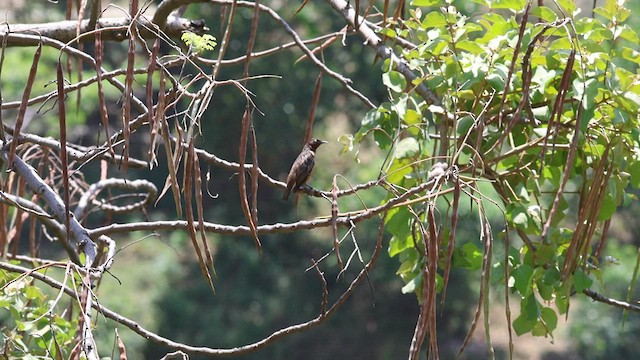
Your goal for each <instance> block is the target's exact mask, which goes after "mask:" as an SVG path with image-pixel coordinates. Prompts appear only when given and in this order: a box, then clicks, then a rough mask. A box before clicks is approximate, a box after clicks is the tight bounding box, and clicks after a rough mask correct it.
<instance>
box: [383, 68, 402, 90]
mask: <svg viewBox="0 0 640 360" xmlns="http://www.w3.org/2000/svg"><path fill="white" fill-rule="evenodd" d="M382 83H383V84H384V85H385V86H386V87H388V88H389V89H390V90H392V91H395V92H397V93H401V92H403V91H404V89H405V88H406V87H407V80H406V79H405V78H404V76H402V74H400V73H399V72H397V71H395V70H391V71H388V72H386V73H384V74H382Z"/></svg>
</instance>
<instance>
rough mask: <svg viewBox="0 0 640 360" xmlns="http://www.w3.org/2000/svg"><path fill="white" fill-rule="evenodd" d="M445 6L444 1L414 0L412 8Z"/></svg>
mask: <svg viewBox="0 0 640 360" xmlns="http://www.w3.org/2000/svg"><path fill="white" fill-rule="evenodd" d="M440 5H444V2H443V1H442V0H413V1H412V2H411V6H440Z"/></svg>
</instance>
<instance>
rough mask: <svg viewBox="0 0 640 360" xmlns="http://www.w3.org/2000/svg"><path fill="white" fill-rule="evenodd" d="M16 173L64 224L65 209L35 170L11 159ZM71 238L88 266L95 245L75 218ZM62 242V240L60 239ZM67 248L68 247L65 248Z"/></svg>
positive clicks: (3, 152) (4, 154)
mask: <svg viewBox="0 0 640 360" xmlns="http://www.w3.org/2000/svg"><path fill="white" fill-rule="evenodd" d="M5 147H6V146H4V144H3V146H2V150H0V158H1V159H2V160H3V161H4V162H5V163H8V162H9V152H8V150H5V149H4V148H5ZM11 170H13V171H15V172H17V173H18V174H19V175H20V176H21V177H22V178H23V179H24V180H25V182H26V183H27V185H28V186H29V188H30V189H31V191H33V192H34V193H36V194H38V196H40V197H41V198H42V199H44V201H45V202H46V203H47V205H48V206H49V208H50V209H51V213H52V215H53V216H54V217H55V219H56V220H57V221H58V222H59V223H61V224H64V223H65V219H66V213H65V207H64V203H63V201H62V199H61V198H60V196H59V195H58V194H57V193H56V192H55V191H53V189H52V188H51V187H50V186H49V185H48V184H47V183H46V182H45V181H44V180H43V179H42V178H41V177H40V176H39V175H38V173H37V172H36V170H35V169H34V168H33V167H31V166H30V165H29V164H27V163H25V162H24V161H23V160H22V159H21V158H20V157H19V156H17V155H16V156H14V157H13V168H12V169H11ZM69 231H70V233H71V238H72V239H73V240H74V241H75V245H76V246H77V247H78V249H81V250H82V251H83V252H84V254H85V256H86V264H87V266H90V265H91V264H92V263H93V260H94V259H95V257H96V244H95V243H94V242H93V240H91V238H90V237H89V233H88V232H87V230H86V229H85V228H84V227H83V226H82V225H80V223H79V222H78V220H76V218H75V217H73V216H72V217H71V219H70V229H69ZM61 240H64V239H61ZM65 247H66V248H68V246H65ZM69 255H70V256H71V258H72V259H74V258H77V257H75V256H73V255H74V254H69Z"/></svg>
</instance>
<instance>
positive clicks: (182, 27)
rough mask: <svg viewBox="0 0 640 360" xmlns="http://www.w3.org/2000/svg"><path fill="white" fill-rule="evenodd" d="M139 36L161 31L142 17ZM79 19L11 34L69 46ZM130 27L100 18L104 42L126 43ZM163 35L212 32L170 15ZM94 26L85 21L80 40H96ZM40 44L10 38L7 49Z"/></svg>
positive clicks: (20, 27) (125, 21)
mask: <svg viewBox="0 0 640 360" xmlns="http://www.w3.org/2000/svg"><path fill="white" fill-rule="evenodd" d="M136 24H137V26H138V33H139V34H140V35H141V36H142V37H143V38H145V39H154V38H156V37H158V31H157V27H156V25H155V24H153V23H152V22H151V21H150V20H149V19H148V18H145V17H140V18H138V19H137V21H136ZM77 25H78V21H77V20H66V21H57V22H49V23H44V24H13V25H11V24H9V25H8V27H9V31H8V32H9V33H26V34H36V35H38V36H42V37H46V38H50V39H55V40H58V41H60V42H63V43H69V42H71V41H72V40H74V39H75V38H76V29H77ZM130 25H131V19H129V18H102V19H98V26H99V27H100V31H101V32H102V40H104V41H124V40H126V39H128V38H129V35H128V34H127V31H128V29H129V26H130ZM163 28H164V32H165V33H166V34H167V35H169V36H170V37H173V38H179V37H180V35H181V34H182V33H183V32H185V31H190V32H193V33H196V34H199V35H202V34H204V33H205V32H206V31H207V30H209V29H208V28H207V27H206V26H205V22H204V20H190V19H185V18H178V17H173V16H170V17H168V18H167V19H166V24H165V26H164V27H163ZM93 30H95V27H90V20H83V21H82V22H81V24H80V33H81V34H82V35H80V41H81V42H88V41H94V39H95V38H94V32H93ZM6 34H7V27H6V26H4V27H1V28H0V36H5V35H6ZM37 44H38V40H37V38H36V39H33V38H14V37H10V38H9V41H8V43H7V45H8V46H34V45H37Z"/></svg>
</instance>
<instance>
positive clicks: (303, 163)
mask: <svg viewBox="0 0 640 360" xmlns="http://www.w3.org/2000/svg"><path fill="white" fill-rule="evenodd" d="M326 143H327V142H326V141H322V140H318V139H311V140H309V142H308V143H307V144H306V145H305V146H304V148H302V152H301V153H300V155H298V157H297V158H296V161H294V162H293V165H291V170H289V175H288V176H287V190H285V192H284V197H283V199H284V200H287V199H288V198H289V194H290V193H291V191H293V192H296V191H298V190H299V189H300V187H301V186H302V185H304V184H305V183H306V182H307V180H309V176H311V172H312V171H313V165H315V156H316V149H317V148H318V146H320V145H322V144H326Z"/></svg>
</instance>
